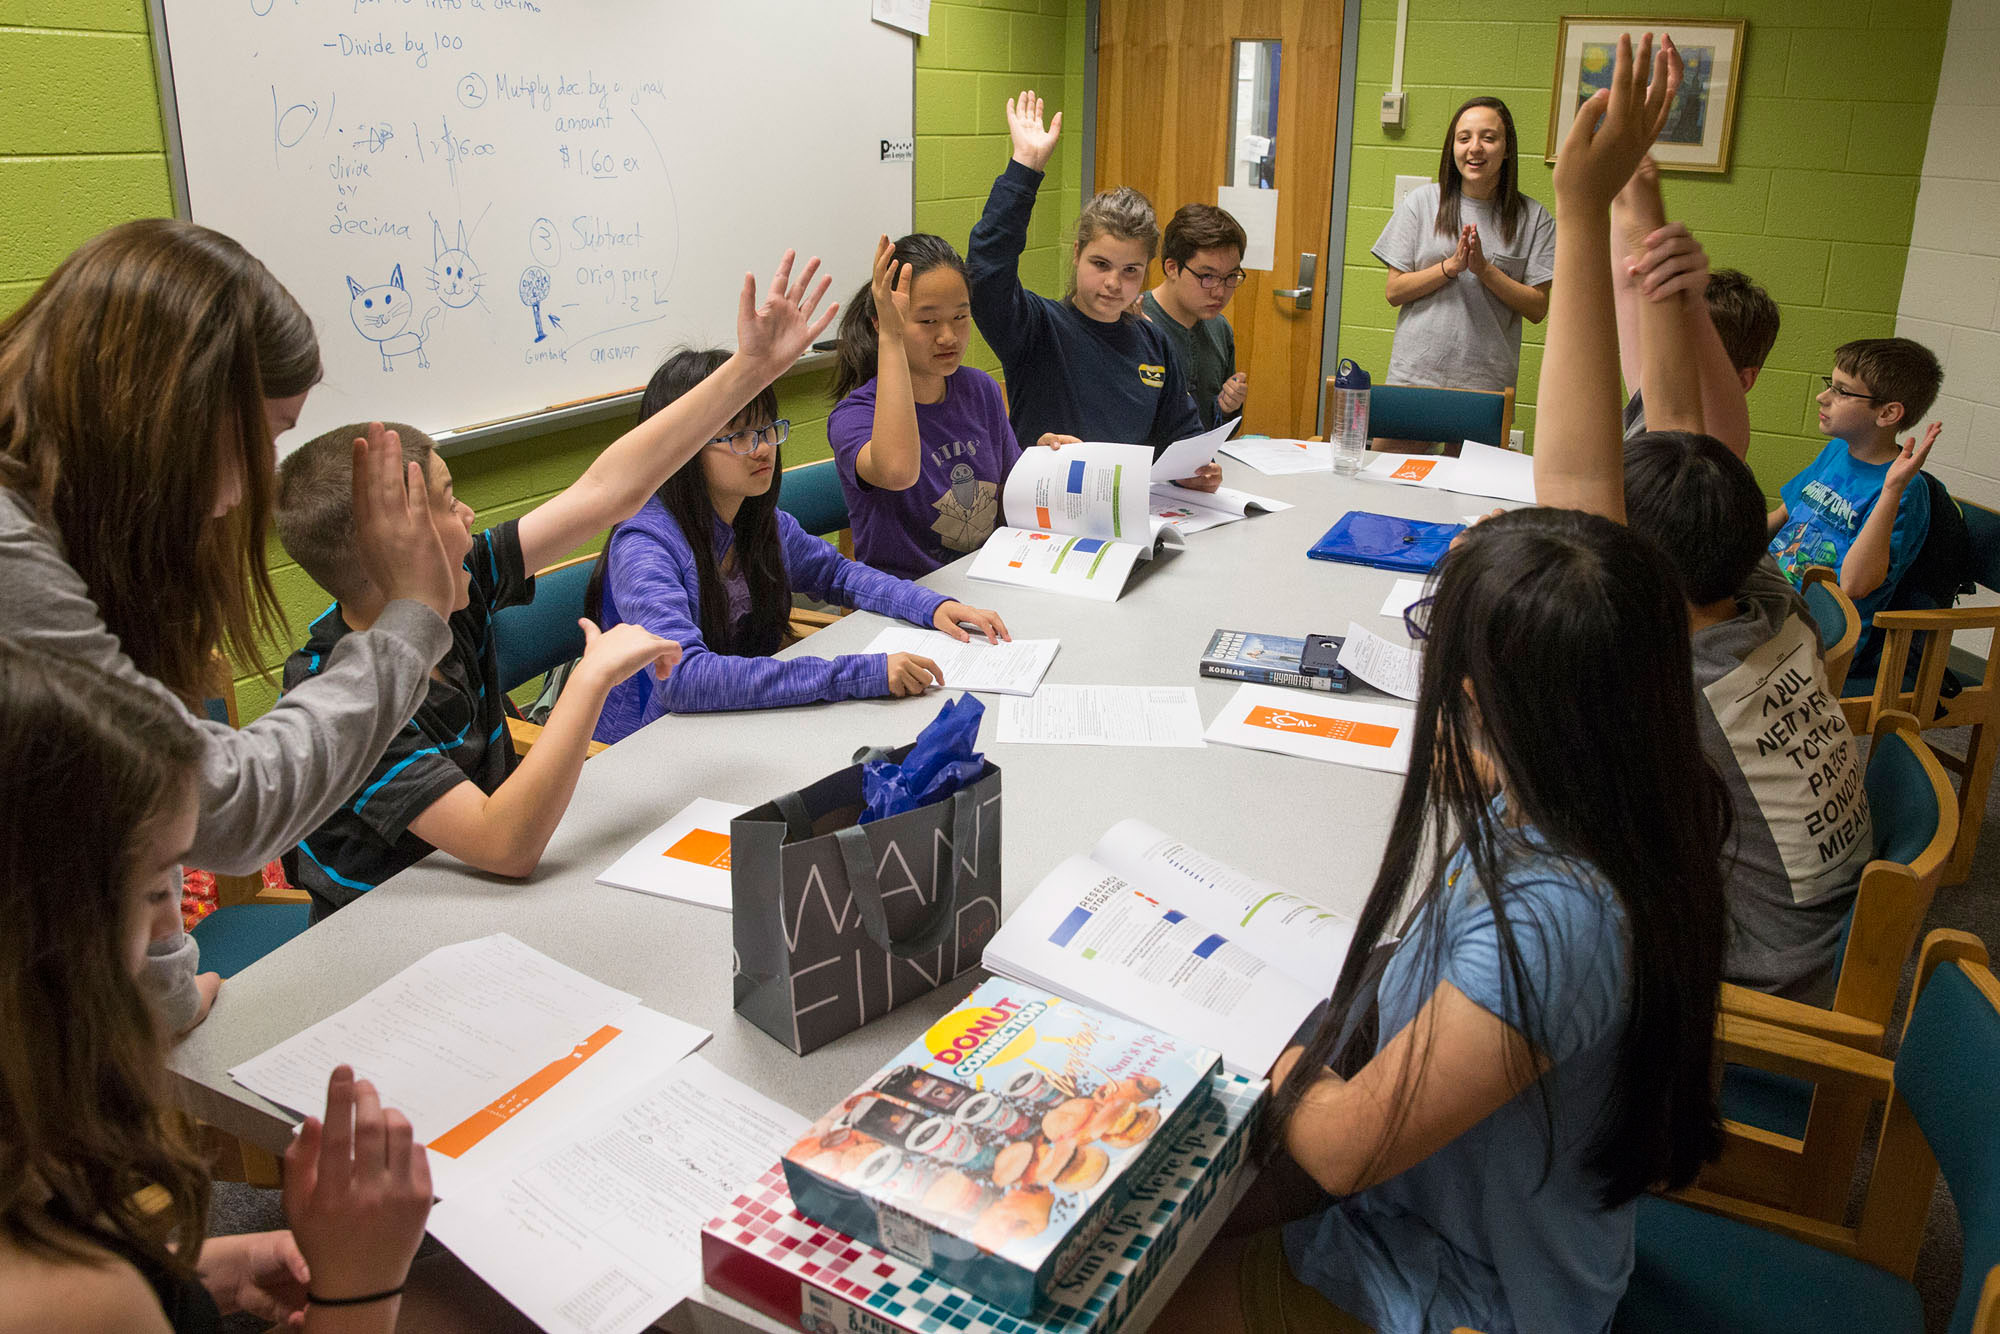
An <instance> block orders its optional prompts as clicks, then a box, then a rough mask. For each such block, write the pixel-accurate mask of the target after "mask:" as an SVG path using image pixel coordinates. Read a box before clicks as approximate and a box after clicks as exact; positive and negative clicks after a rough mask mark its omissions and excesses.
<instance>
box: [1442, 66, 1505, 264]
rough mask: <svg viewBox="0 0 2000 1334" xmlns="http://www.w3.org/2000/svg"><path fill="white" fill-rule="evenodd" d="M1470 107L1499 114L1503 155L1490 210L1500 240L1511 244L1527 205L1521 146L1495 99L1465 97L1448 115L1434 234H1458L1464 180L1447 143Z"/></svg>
mask: <svg viewBox="0 0 2000 1334" xmlns="http://www.w3.org/2000/svg"><path fill="white" fill-rule="evenodd" d="M1474 107H1491V108H1493V110H1494V111H1496V112H1498V113H1499V115H1500V125H1501V128H1503V129H1505V130H1506V131H1507V156H1506V158H1505V160H1504V161H1502V162H1501V164H1500V185H1499V187H1498V188H1497V189H1495V190H1494V191H1493V211H1494V213H1495V215H1496V216H1497V217H1498V218H1499V219H1500V239H1501V240H1502V241H1504V242H1505V243H1506V244H1508V245H1512V244H1514V238H1515V237H1516V236H1518V235H1519V234H1520V231H1521V219H1522V218H1523V217H1525V216H1526V215H1527V212H1528V204H1527V198H1526V196H1524V195H1523V194H1522V193H1521V144H1520V141H1519V140H1518V139H1517V138H1516V137H1515V135H1514V113H1513V112H1511V111H1509V110H1508V109H1507V104H1506V103H1505V102H1502V101H1501V100H1500V99H1499V98H1497V97H1472V98H1467V99H1466V101H1465V104H1464V105H1463V106H1461V107H1459V109H1458V110H1456V111H1454V112H1452V113H1451V124H1450V125H1449V126H1448V127H1447V128H1446V129H1445V132H1444V151H1442V152H1441V153H1439V154H1438V175H1437V182H1438V211H1437V223H1436V227H1437V234H1438V235H1439V236H1453V237H1455V236H1457V235H1458V232H1459V226H1460V223H1459V217H1458V201H1459V196H1460V194H1461V193H1462V192H1463V186H1464V183H1465V178H1464V175H1463V173H1461V172H1460V171H1459V169H1458V159H1457V158H1455V157H1453V156H1452V153H1451V141H1452V140H1453V139H1455V138H1457V137H1458V122H1459V119H1460V118H1461V117H1463V116H1464V115H1465V113H1466V112H1468V111H1470V110H1472V109H1473V108H1474Z"/></svg>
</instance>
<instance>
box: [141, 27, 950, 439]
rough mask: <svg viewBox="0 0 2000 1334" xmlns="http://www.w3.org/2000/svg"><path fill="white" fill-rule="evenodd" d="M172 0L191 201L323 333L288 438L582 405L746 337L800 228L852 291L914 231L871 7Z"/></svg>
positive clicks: (889, 51) (170, 99)
mask: <svg viewBox="0 0 2000 1334" xmlns="http://www.w3.org/2000/svg"><path fill="white" fill-rule="evenodd" d="M153 5H154V19H155V25H156V27H155V31H156V33H157V34H159V38H158V43H159V48H160V52H161V56H162V59H161V61H160V64H161V68H162V69H163V71H166V73H165V74H164V75H163V81H164V82H165V83H167V84H168V85H169V86H168V88H167V89H166V92H167V93H168V94H169V96H167V97H166V98H165V99H164V100H165V102H166V105H167V108H168V122H169V127H170V131H171V133H170V138H172V139H174V140H177V146H178V154H177V165H178V166H179V168H180V175H181V180H180V181H179V182H177V185H179V186H183V187H184V193H183V195H182V203H181V208H182V211H183V213H184V214H185V215H186V216H188V217H191V218H193V219H194V220H195V221H196V222H200V223H204V224H206V225H208V226H210V227H214V228H216V229H217V230H219V231H223V232H227V233H228V234H230V235H231V236H234V237H235V238H236V239H237V240H239V241H241V242H242V243H243V244H244V246H245V247H247V248H248V249H249V250H250V251H251V253H252V254H255V255H256V256H257V257H258V258H259V259H261V260H263V261H264V262H265V264H267V265H269V266H270V268H271V270H272V271H273V272H274V273H276V274H277V276H278V278H279V279H280V280H281V281H283V282H284V284H285V286H286V287H287V288H289V289H290V290H291V292H292V294H293V295H294V296H296V297H297V298H298V299H299V302H300V303H301V304H302V305H303V306H304V307H305V308H306V310H307V311H309V312H310V313H311V315H312V317H313V323H314V324H315V326H316V327H317V328H318V331H319V340H320V350H321V355H322V357H323V359H324V361H325V364H326V379H325V380H324V382H323V383H322V384H321V386H320V387H319V388H318V389H317V390H315V391H314V393H313V395H312V397H311V399H310V400H309V401H308V403H307V405H306V410H305V414H304V417H303V418H302V419H301V421H300V423H299V429H298V430H297V431H296V432H295V433H293V434H291V435H288V436H287V437H286V443H287V444H296V443H302V442H304V441H306V440H309V439H311V438H312V437H313V436H314V435H316V434H318V433H319V432H321V431H323V430H328V429H331V428H333V427H335V426H338V425H341V424H342V423H344V422H348V421H352V420H357V419H366V418H378V419H379V418H388V419H392V420H402V421H409V422H413V423H415V424H417V425H419V426H422V427H424V428H425V429H426V430H429V431H431V432H432V433H433V434H436V435H439V436H440V437H443V438H444V439H445V440H446V441H447V443H449V442H450V437H449V435H447V433H449V432H459V433H461V434H460V436H459V440H460V442H462V443H476V442H478V441H479V440H480V438H481V437H486V438H489V439H490V438H495V437H497V436H498V435H500V434H503V433H506V432H507V431H508V430H509V428H506V427H501V428H497V429H496V428H494V427H493V425H492V424H493V423H495V422H497V421H506V420H509V419H519V418H533V419H534V423H533V424H534V425H535V426H537V427H542V426H547V425H552V424H554V422H555V420H557V419H559V418H561V417H563V416H565V415H567V416H570V417H577V416H579V415H581V414H580V413H579V411H578V410H577V409H576V408H575V406H574V405H576V404H577V403H578V402H579V401H581V400H590V399H597V398H600V397H601V396H604V395H608V394H617V393H619V392H621V391H626V390H630V389H631V388H633V387H634V386H637V385H642V384H644V383H645V381H646V379H647V377H648V376H649V375H650V374H651V373H652V370H653V367H654V366H655V365H656V364H658V362H659V360H660V358H661V357H662V355H663V354H664V353H665V352H666V351H667V350H668V349H670V348H672V347H673V346H675V345H677V344H680V343H684V342H693V343H696V344H719V345H721V346H725V347H727V346H730V345H732V344H733V342H734V339H735V311H736V299H737V293H738V291H739V289H740V286H741V283H742V280H743V275H744V273H745V272H746V271H754V272H756V273H757V274H758V277H759V281H760V284H762V283H764V282H768V280H769V277H770V272H771V269H772V267H773V266H774V265H775V263H776V261H777V259H778V257H779V255H780V254H782V253H783V251H784V250H785V248H786V247H788V246H790V247H796V248H797V249H798V251H799V253H800V257H801V260H802V261H803V259H804V258H805V257H806V256H808V255H814V254H817V255H820V256H822V257H823V258H824V259H825V261H826V265H825V268H824V269H823V270H822V272H826V273H830V274H831V276H832V277H833V280H834V285H833V290H832V292H831V293H830V295H829V300H830V301H831V300H843V301H844V300H845V299H846V298H847V297H848V296H849V295H850V294H851V293H852V292H853V291H854V289H855V288H856V287H858V286H859V285H860V284H861V283H862V282H864V281H865V280H866V279H867V277H868V265H869V261H870V260H871V259H872V257H873V254H874V244H875V238H876V237H877V236H878V235H880V234H882V233H884V232H887V233H888V234H889V235H891V236H895V235H899V234H901V233H902V232H905V231H907V230H908V229H909V223H910V216H911V160H912V157H913V154H912V146H913V142H914V140H913V138H912V134H913V124H914V119H913V109H912V107H913V79H914V73H913V68H912V67H913V64H914V61H913V58H912V45H911V38H910V37H909V35H908V34H906V33H902V32H898V31H895V30H894V29H891V28H889V27H886V26H884V25H882V24H878V23H875V22H873V21H872V20H871V18H870V6H869V4H868V0H153ZM583 411H584V412H590V411H592V410H590V409H584V410H583ZM595 413H596V415H605V414H604V412H603V409H602V405H600V406H599V408H598V409H596V410H595ZM475 427H476V428H481V429H478V430H469V429H468V428H475ZM519 427H520V423H518V422H517V423H515V425H514V426H513V427H512V428H511V429H512V433H514V434H518V433H520V430H519Z"/></svg>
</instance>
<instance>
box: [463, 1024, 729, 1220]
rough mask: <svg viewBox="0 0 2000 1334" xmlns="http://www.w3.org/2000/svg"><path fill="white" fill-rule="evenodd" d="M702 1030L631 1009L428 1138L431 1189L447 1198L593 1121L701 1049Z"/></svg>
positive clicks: (706, 1033) (704, 1032) (705, 1034)
mask: <svg viewBox="0 0 2000 1334" xmlns="http://www.w3.org/2000/svg"><path fill="white" fill-rule="evenodd" d="M711 1036H712V1035H711V1034H710V1033H709V1031H708V1030H707V1029H705V1028H697V1027H695V1026H694V1025H693V1024H689V1023H683V1022H682V1021H681V1020H679V1019H676V1018H674V1017H673V1016H671V1015H665V1014H661V1013H660V1012H659V1011H658V1010H649V1009H647V1008H646V1007H645V1006H643V1005H634V1006H633V1007H632V1008H631V1009H629V1010H627V1011H625V1013H623V1014H621V1015H619V1016H618V1018H617V1020H616V1022H614V1023H610V1024H606V1025H605V1026H604V1027H602V1028H600V1029H598V1030H597V1032H595V1033H593V1034H591V1035H590V1036H589V1037H588V1038H586V1039H584V1041H582V1042H580V1043H578V1044H577V1045H576V1047H575V1048H573V1049H572V1050H571V1051H570V1052H569V1053H568V1054H567V1055H565V1056H563V1057H561V1058H559V1059H558V1060H556V1061H554V1062H552V1063H551V1064H549V1065H546V1066H544V1067H543V1068H542V1069H540V1070H537V1071H535V1073H533V1074H532V1075H529V1076H528V1077H527V1078H526V1079H524V1080H522V1081H521V1082H520V1083H519V1084H517V1085H515V1086H514V1087H513V1088H511V1089H509V1090H508V1091H507V1092H505V1093H503V1094H501V1095H500V1097H499V1098H498V1099H496V1100H495V1101H494V1102H492V1103H490V1104H488V1105H487V1106H485V1107H482V1108H480V1109H479V1110H478V1111H476V1112H474V1113H473V1114H472V1115H471V1116H468V1117H466V1118H465V1120H463V1121H461V1122H459V1123H458V1124H457V1125H455V1126H453V1127H452V1128H451V1129H450V1130H447V1131H445V1132H444V1134H442V1135H439V1136H437V1137H435V1138H434V1139H432V1140H431V1141H430V1143H429V1144H427V1145H426V1146H425V1147H426V1148H428V1149H429V1150H430V1159H431V1189H432V1190H434V1191H435V1192H437V1195H438V1198H439V1199H450V1198H451V1197H452V1196H454V1195H456V1194H457V1193H459V1192H460V1191H462V1190H465V1189H467V1188H468V1187H469V1186H470V1185H471V1184H472V1183H473V1182H475V1181H476V1180H478V1179H479V1178H481V1177H484V1176H485V1175H486V1174H487V1173H489V1172H492V1171H494V1170H496V1169H497V1168H499V1167H501V1166H504V1165H505V1164H506V1163H508V1162H509V1161H510V1160H512V1159H513V1158H514V1157H515V1156H516V1155H518V1154H520V1153H521V1152H523V1151H524V1150H526V1149H528V1148H530V1147H532V1146H533V1145H535V1144H537V1143H539V1142H541V1141H542V1140H543V1139H544V1138H546V1137H547V1136H549V1135H552V1134H559V1133H562V1131H563V1128H564V1127H565V1126H566V1125H569V1124H570V1123H572V1122H573V1121H574V1120H575V1119H576V1118H578V1117H591V1116H595V1115H597V1114H598V1113H599V1112H600V1111H602V1110H603V1109H604V1108H605V1107H606V1106H608V1105H610V1104H612V1103H614V1102H616V1101H617V1100H618V1099H619V1098H622V1097H623V1096H625V1095H626V1094H627V1093H629V1092H631V1091H632V1090H633V1089H635V1088H637V1087H639V1085H641V1084H643V1083H645V1082H646V1081H647V1080H649V1079H655V1078H657V1077H658V1076H659V1075H660V1074H661V1073H662V1072H663V1071H666V1070H671V1069H672V1068H673V1066H674V1063H675V1062H677V1061H679V1060H680V1059H681V1058H682V1057H684V1056H686V1055H687V1054H688V1053H690V1052H692V1051H694V1050H695V1049H696V1048H698V1047H700V1046H702V1045H703V1044H704V1043H706V1042H707V1041H708V1039H709V1038H710V1037H711Z"/></svg>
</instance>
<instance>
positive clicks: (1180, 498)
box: [1153, 482, 1292, 533]
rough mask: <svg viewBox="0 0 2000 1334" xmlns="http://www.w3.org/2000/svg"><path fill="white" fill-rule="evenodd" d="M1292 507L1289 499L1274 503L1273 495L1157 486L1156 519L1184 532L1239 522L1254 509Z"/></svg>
mask: <svg viewBox="0 0 2000 1334" xmlns="http://www.w3.org/2000/svg"><path fill="white" fill-rule="evenodd" d="M1291 507H1292V504H1291V502H1290V501H1288V500H1273V499H1271V498H1270V497H1269V496H1257V495H1252V494H1251V493H1250V492H1248V491H1238V490H1235V489H1234V488H1232V487H1227V486H1220V487H1217V488H1216V489H1215V490H1213V491H1194V490H1190V489H1189V488H1187V487H1184V486H1175V485H1173V484H1172V483H1170V482H1155V483H1154V484H1153V517H1154V518H1157V519H1165V520H1166V521H1167V522H1168V523H1170V524H1172V525H1173V526H1174V527H1176V528H1178V529H1180V531H1181V532H1183V533H1199V532H1201V531H1202V530H1204V529H1207V528H1219V527H1221V526H1222V525H1223V524H1225V523H1235V522H1236V521H1237V520H1238V519H1247V518H1249V517H1250V513H1251V511H1253V510H1258V511H1262V512H1263V513H1266V514H1276V513H1277V512H1278V511H1279V510H1288V509H1290V508H1291Z"/></svg>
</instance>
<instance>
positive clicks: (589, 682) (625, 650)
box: [410, 621, 681, 878]
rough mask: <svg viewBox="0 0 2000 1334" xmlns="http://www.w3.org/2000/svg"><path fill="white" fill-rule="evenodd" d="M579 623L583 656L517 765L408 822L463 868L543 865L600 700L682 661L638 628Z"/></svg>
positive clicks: (512, 872)
mask: <svg viewBox="0 0 2000 1334" xmlns="http://www.w3.org/2000/svg"><path fill="white" fill-rule="evenodd" d="M579 623H580V624H581V625H582V626H583V635H584V648H583V658H582V659H581V660H580V661H579V662H578V663H577V665H576V670H575V671H573V672H571V673H570V676H569V680H568V681H567V682H566V683H565V684H564V686H563V692H562V695H561V696H560V697H559V698H558V699H557V700H556V706H555V708H554V710H552V711H551V712H550V714H549V721H548V724H547V725H546V726H544V727H543V728H542V734H541V736H540V737H539V738H538V739H537V740H536V742H535V745H534V748H533V749H532V750H530V751H529V752H528V754H527V758H525V759H523V760H522V761H521V767H520V768H518V769H516V770H515V771H514V772H513V773H511V774H509V775H507V779H506V781H505V782H503V783H501V784H500V786H499V787H498V788H497V789H495V790H494V792H493V794H492V795H491V796H488V795H487V794H486V793H485V792H482V791H481V790H480V789H479V785H478V784H477V783H473V782H470V781H467V782H463V783H460V784H459V785H458V786H457V787H455V788H452V789H451V790H450V791H448V792H446V793H445V794H444V795H443V796H442V797H439V798H438V799H437V800H436V801H434V802H432V803H431V804H430V805H429V806H428V807H426V808H425V809H424V811H423V813H422V814H421V815H419V816H417V818H416V819H414V820H412V821H410V832H411V833H413V834H415V835H416V836H417V837H418V838H420V839H422V840H423V841H424V842H426V843H428V844H430V845H431V846H432V847H434V848H439V849H442V850H443V851H445V852H448V853H450V854H451V855H452V856H454V857H456V858H458V859H459V860H460V861H462V862H464V863H465V864H466V865H468V866H476V867H478V868H479V869H480V870H482V871H491V872H492V873H493V874H495V875H505V876H514V877H517V878H518V877H520V876H525V875H528V874H530V873H531V872H533V871H534V869H535V867H536V866H537V865H539V864H540V863H541V860H542V852H543V850H544V849H545V848H547V847H548V845H549V837H550V836H551V835H552V834H554V833H555V832H556V825H557V824H559V823H561V821H562V817H563V812H564V811H566V810H568V809H569V799H570V795H571V794H572V793H573V792H575V791H576V778H577V774H578V773H579V772H580V771H581V770H582V768H583V761H584V759H585V758H586V757H587V756H588V755H589V753H590V734H591V732H592V731H593V730H594V729H595V728H596V726H597V715H598V714H599V713H600V712H602V711H603V709H604V697H605V696H606V695H608V694H610V693H611V688H612V687H613V686H615V685H617V684H618V683H619V682H621V681H623V680H624V679H625V678H626V677H628V676H630V675H632V673H634V672H636V671H639V670H641V669H650V670H651V671H653V672H654V674H655V675H656V676H659V677H662V678H664V677H665V676H666V675H667V673H668V672H670V671H672V670H673V668H674V665H675V664H676V663H678V662H679V661H680V658H681V649H680V645H678V644H676V643H673V642H672V641H671V640H665V639H661V638H660V637H659V636H658V635H655V634H653V633H652V632H651V631H649V630H647V629H646V628H645V627H643V626H638V625H631V624H626V625H615V626H613V627H612V628H611V629H610V630H609V631H605V632H600V631H599V630H598V628H597V627H596V626H595V625H593V624H591V623H590V622H589V621H582V622H579Z"/></svg>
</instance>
